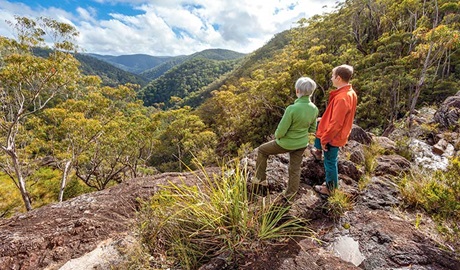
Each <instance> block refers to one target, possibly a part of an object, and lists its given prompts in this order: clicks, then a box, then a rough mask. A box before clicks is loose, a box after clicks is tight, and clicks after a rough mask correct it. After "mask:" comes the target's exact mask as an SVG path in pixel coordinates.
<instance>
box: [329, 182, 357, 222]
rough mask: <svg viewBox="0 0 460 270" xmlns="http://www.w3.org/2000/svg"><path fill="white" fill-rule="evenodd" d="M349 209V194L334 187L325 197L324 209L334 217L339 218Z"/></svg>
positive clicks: (350, 206)
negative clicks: (329, 194) (327, 196)
mask: <svg viewBox="0 0 460 270" xmlns="http://www.w3.org/2000/svg"><path fill="white" fill-rule="evenodd" d="M351 209H353V202H352V201H351V198H350V195H348V194H346V193H345V192H343V191H342V190H340V189H335V190H334V191H333V192H332V194H331V196H329V198H328V199H327V204H326V210H327V211H328V214H329V215H330V216H331V217H332V218H334V219H338V218H340V217H341V216H343V214H344V213H345V212H346V211H349V210H351Z"/></svg>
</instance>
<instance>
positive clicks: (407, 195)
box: [399, 158, 460, 238]
mask: <svg viewBox="0 0 460 270" xmlns="http://www.w3.org/2000/svg"><path fill="white" fill-rule="evenodd" d="M399 186H400V190H401V194H402V196H403V198H404V200H405V202H406V203H407V204H408V205H409V206H413V207H416V208H422V209H424V210H425V211H426V212H427V213H428V214H430V215H431V216H432V217H433V218H434V219H435V220H436V221H437V222H438V229H439V231H440V232H442V233H444V235H445V236H447V237H449V238H451V237H453V238H456V237H458V235H459V234H460V227H459V224H460V160H459V159H458V158H455V159H453V160H451V164H450V166H449V168H448V170H447V171H446V172H443V171H435V172H426V171H417V170H413V171H411V172H410V173H409V174H407V175H405V176H404V177H403V178H402V180H401V181H400V183H399Z"/></svg>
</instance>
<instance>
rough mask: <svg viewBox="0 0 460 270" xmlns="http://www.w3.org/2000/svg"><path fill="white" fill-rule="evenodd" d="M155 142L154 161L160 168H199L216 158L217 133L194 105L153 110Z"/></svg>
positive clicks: (177, 169) (153, 148)
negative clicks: (210, 128)
mask: <svg viewBox="0 0 460 270" xmlns="http://www.w3.org/2000/svg"><path fill="white" fill-rule="evenodd" d="M151 127H152V130H154V134H153V138H154V141H153V146H152V154H151V157H150V165H151V166H155V167H157V168H158V170H159V171H163V172H164V171H182V166H183V165H185V166H188V167H191V168H196V166H195V164H194V163H195V161H198V164H203V165H210V164H213V163H214V162H215V161H216V157H215V154H214V148H215V146H216V135H215V134H214V132H212V131H210V130H209V128H207V127H206V126H205V125H204V123H203V122H202V121H201V119H200V118H199V117H198V116H196V115H194V114H192V112H191V108H190V107H185V108H182V109H178V110H170V111H165V112H163V111H160V112H158V113H155V114H153V116H152V123H151Z"/></svg>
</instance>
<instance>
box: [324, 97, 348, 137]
mask: <svg viewBox="0 0 460 270" xmlns="http://www.w3.org/2000/svg"><path fill="white" fill-rule="evenodd" d="M332 106H333V107H332V108H333V110H332V114H331V119H330V121H329V125H328V126H327V129H326V131H325V132H324V133H323V135H322V136H321V144H322V145H326V144H328V143H329V142H331V141H332V139H334V138H335V136H337V135H338V134H339V133H340V131H341V129H342V128H343V125H344V122H345V116H346V115H347V114H348V113H349V107H348V105H347V103H346V101H345V100H344V99H339V100H336V101H335V102H334V104H332Z"/></svg>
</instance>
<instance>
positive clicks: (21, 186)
mask: <svg viewBox="0 0 460 270" xmlns="http://www.w3.org/2000/svg"><path fill="white" fill-rule="evenodd" d="M9 154H10V157H11V160H12V161H13V166H14V171H15V173H16V177H17V178H18V185H19V191H20V192H21V196H22V200H23V201H24V206H25V207H26V209H27V211H30V210H32V203H31V201H30V197H29V193H27V189H26V181H25V179H24V177H23V175H22V169H21V165H20V164H19V160H18V156H17V155H16V152H14V151H9Z"/></svg>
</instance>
